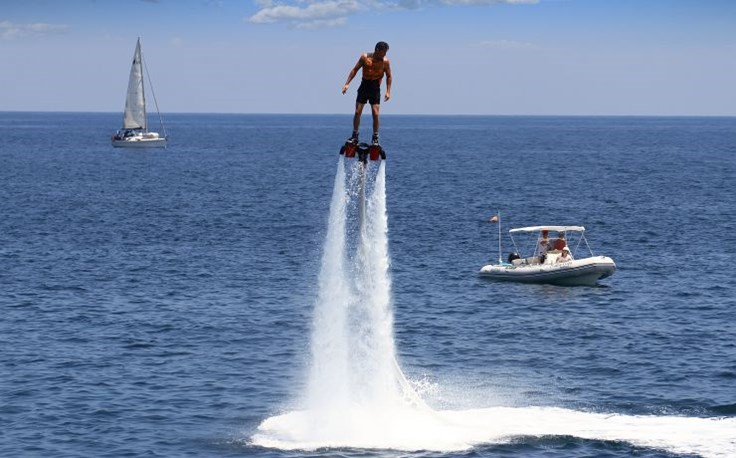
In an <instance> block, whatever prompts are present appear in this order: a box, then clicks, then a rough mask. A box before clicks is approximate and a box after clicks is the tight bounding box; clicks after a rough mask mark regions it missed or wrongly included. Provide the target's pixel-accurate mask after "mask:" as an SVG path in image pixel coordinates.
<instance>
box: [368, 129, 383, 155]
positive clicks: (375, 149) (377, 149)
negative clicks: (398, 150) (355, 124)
mask: <svg viewBox="0 0 736 458" xmlns="http://www.w3.org/2000/svg"><path fill="white" fill-rule="evenodd" d="M368 156H369V157H370V159H371V160H372V161H377V160H379V159H383V160H386V151H384V150H383V148H382V147H381V145H380V143H378V134H373V140H372V141H371V146H369V147H368Z"/></svg>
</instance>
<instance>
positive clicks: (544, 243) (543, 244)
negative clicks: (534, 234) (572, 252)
mask: <svg viewBox="0 0 736 458" xmlns="http://www.w3.org/2000/svg"><path fill="white" fill-rule="evenodd" d="M548 234H549V231H547V229H545V230H543V231H542V237H541V238H540V239H539V263H540V264H544V260H545V259H546V258H547V250H548V249H549V245H550V244H549V239H548V238H547V235H548Z"/></svg>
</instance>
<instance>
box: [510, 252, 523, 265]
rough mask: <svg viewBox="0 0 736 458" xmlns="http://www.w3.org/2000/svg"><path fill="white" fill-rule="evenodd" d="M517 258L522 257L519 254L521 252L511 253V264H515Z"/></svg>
mask: <svg viewBox="0 0 736 458" xmlns="http://www.w3.org/2000/svg"><path fill="white" fill-rule="evenodd" d="M516 259H521V256H519V253H516V252H513V253H509V257H508V260H509V264H513V263H514V261H515V260H516Z"/></svg>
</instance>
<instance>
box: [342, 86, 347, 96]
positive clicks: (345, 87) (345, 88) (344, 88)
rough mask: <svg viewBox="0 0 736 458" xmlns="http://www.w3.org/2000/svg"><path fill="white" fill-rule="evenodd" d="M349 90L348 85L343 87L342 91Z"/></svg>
mask: <svg viewBox="0 0 736 458" xmlns="http://www.w3.org/2000/svg"><path fill="white" fill-rule="evenodd" d="M347 91H348V85H347V84H346V85H345V86H343V87H342V93H343V94H345V93H346V92H347Z"/></svg>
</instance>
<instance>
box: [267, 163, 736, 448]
mask: <svg viewBox="0 0 736 458" xmlns="http://www.w3.org/2000/svg"><path fill="white" fill-rule="evenodd" d="M371 166H372V167H374V169H372V170H371V169H369V170H365V169H363V166H362V165H361V164H357V165H355V166H353V167H350V168H349V173H347V174H346V173H345V168H344V165H343V162H342V161H340V162H339V164H338V171H337V174H336V180H335V186H334V190H333V198H332V203H331V206H330V217H329V228H328V232H327V238H326V241H325V247H324V254H323V259H322V267H321V269H322V270H321V273H320V280H319V282H320V283H319V288H320V290H319V295H318V298H317V301H316V304H315V311H314V320H313V330H312V346H311V353H312V365H311V371H310V374H309V381H308V384H307V395H306V400H305V409H303V410H298V411H292V412H289V413H286V414H283V415H278V416H275V417H271V418H268V419H266V420H265V421H263V422H262V423H261V425H260V426H259V427H258V431H257V432H256V434H255V435H254V436H253V438H252V443H253V444H255V445H260V446H263V447H271V448H278V449H287V450H294V449H299V450H314V449H317V448H330V447H334V448H337V447H340V448H343V447H352V448H368V449H395V450H404V451H412V450H433V451H440V452H443V451H444V452H451V451H460V450H466V449H469V448H472V447H474V446H477V445H480V444H497V443H504V442H509V441H511V440H514V439H515V438H519V437H524V436H531V437H542V436H574V437H579V438H583V439H592V440H610V441H625V442H628V443H631V444H634V445H637V446H642V447H652V448H656V449H663V450H668V451H671V452H676V453H696V454H699V455H702V456H705V457H727V456H734V455H736V419H735V418H724V419H716V418H690V417H675V416H630V415H629V416H627V415H616V414H601V413H591V412H580V411H574V410H569V409H561V408H553V407H493V408H482V409H472V410H432V409H430V408H429V407H428V406H427V405H425V404H424V402H423V401H422V400H421V398H420V397H419V396H418V395H417V394H416V392H415V391H414V389H413V388H412V387H411V385H410V384H409V383H408V382H407V381H406V379H405V377H404V375H403V373H402V371H401V369H400V367H399V365H398V364H397V363H396V355H395V348H394V339H393V314H392V304H391V281H390V276H389V264H390V258H389V254H388V218H387V213H386V186H385V184H386V183H385V164H384V163H382V164H381V165H380V167H379V168H378V169H377V170H376V169H375V165H374V164H371ZM361 174H363V175H361ZM374 176H375V179H374V181H373V182H368V183H366V186H365V188H361V186H362V184H361V183H362V181H361V180H363V177H367V178H368V180H369V181H370V180H372V179H373V177H374ZM364 193H365V201H362V199H363V197H362V196H363V194H364ZM355 199H358V200H359V201H358V202H355ZM363 202H364V203H365V209H364V210H365V211H364V212H363V210H361V207H362V204H363ZM351 209H353V210H351ZM362 215H364V216H362ZM356 218H358V219H360V218H363V224H358V227H359V231H358V234H356V236H357V237H358V240H357V248H356V250H355V252H354V253H350V252H349V250H348V249H347V247H348V246H350V245H351V244H350V241H349V240H348V237H347V236H346V234H347V233H349V232H350V231H349V230H348V229H347V226H346V222H350V221H352V222H355V221H354V219H356Z"/></svg>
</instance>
